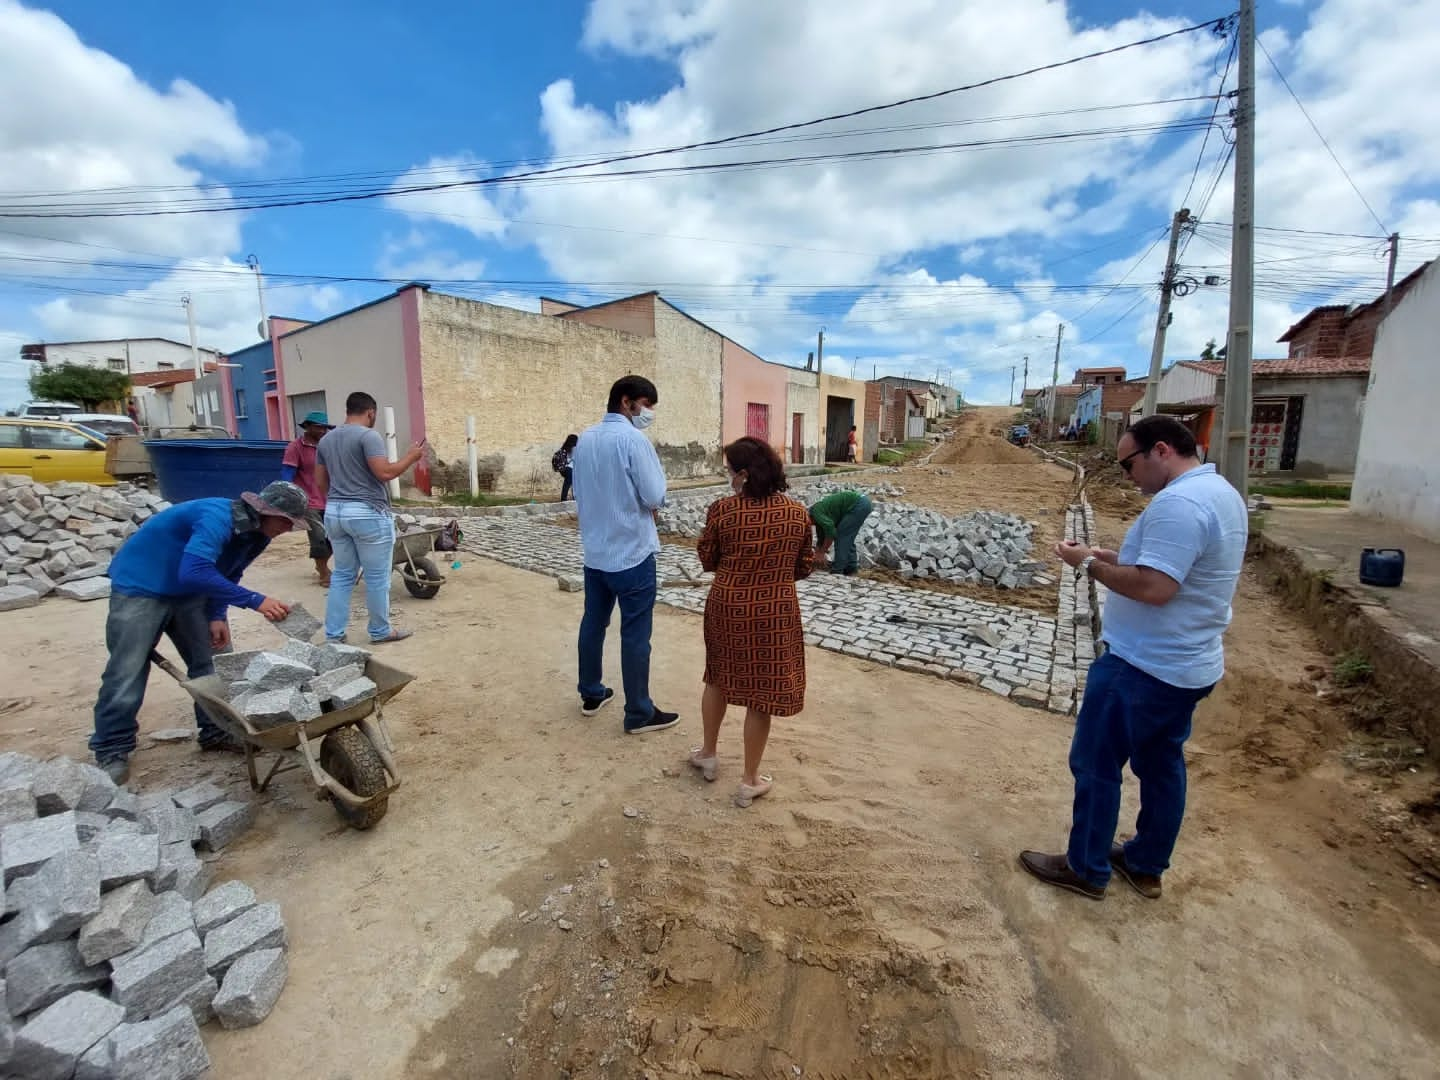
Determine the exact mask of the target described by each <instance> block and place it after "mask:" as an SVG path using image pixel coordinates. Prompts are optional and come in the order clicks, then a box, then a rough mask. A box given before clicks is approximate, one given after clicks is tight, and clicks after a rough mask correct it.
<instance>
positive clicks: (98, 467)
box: [0, 416, 115, 484]
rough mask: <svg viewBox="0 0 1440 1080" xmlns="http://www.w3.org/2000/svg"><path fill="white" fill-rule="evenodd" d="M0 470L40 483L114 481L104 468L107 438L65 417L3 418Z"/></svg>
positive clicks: (1, 418) (106, 482) (1, 422)
mask: <svg viewBox="0 0 1440 1080" xmlns="http://www.w3.org/2000/svg"><path fill="white" fill-rule="evenodd" d="M0 473H19V474H20V475H21V476H28V477H30V478H31V479H32V480H34V481H35V482H36V483H39V484H56V483H59V482H60V481H62V480H73V481H77V482H80V483H85V484H113V483H115V478H114V477H113V476H111V475H110V474H109V473H107V472H106V471H105V439H104V437H103V436H102V435H100V434H99V433H97V432H94V431H91V430H90V429H89V428H85V427H82V426H81V425H79V424H67V423H65V422H64V421H63V420H29V419H24V418H21V417H10V416H6V417H0Z"/></svg>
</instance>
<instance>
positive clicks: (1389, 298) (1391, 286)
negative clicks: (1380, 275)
mask: <svg viewBox="0 0 1440 1080" xmlns="http://www.w3.org/2000/svg"><path fill="white" fill-rule="evenodd" d="M1399 257H1400V234H1399V233H1398V232H1396V233H1391V234H1390V268H1389V269H1388V270H1386V271H1385V307H1384V313H1383V314H1382V315H1381V316H1380V318H1382V319H1383V318H1385V316H1386V315H1389V314H1390V309H1391V308H1392V307H1394V306H1395V260H1396V259H1398V258H1399Z"/></svg>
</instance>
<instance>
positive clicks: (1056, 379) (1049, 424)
mask: <svg viewBox="0 0 1440 1080" xmlns="http://www.w3.org/2000/svg"><path fill="white" fill-rule="evenodd" d="M1064 336H1065V324H1064V323H1063V322H1062V323H1061V324H1060V325H1059V326H1057V327H1056V328H1055V372H1054V374H1053V375H1051V377H1050V410H1049V413H1048V415H1047V416H1046V417H1045V434H1046V436H1047V437H1049V438H1051V439H1053V438H1055V398H1056V397H1057V396H1059V391H1058V390H1057V389H1056V388H1057V387H1058V386H1059V385H1060V339H1061V338H1063V337H1064Z"/></svg>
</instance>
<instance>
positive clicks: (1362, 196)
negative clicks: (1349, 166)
mask: <svg viewBox="0 0 1440 1080" xmlns="http://www.w3.org/2000/svg"><path fill="white" fill-rule="evenodd" d="M1255 43H1256V44H1257V45H1259V46H1260V51H1261V52H1263V53H1264V54H1265V59H1266V60H1268V61H1270V66H1271V67H1272V68H1273V69H1274V70H1275V74H1276V75H1277V76H1278V77H1279V79H1280V82H1281V84H1282V85H1283V86H1284V87H1285V89H1286V90H1288V91H1289V92H1290V96H1291V97H1292V98H1294V99H1295V104H1296V106H1297V107H1298V108H1299V109H1300V112H1301V114H1302V115H1303V116H1304V117H1305V121H1306V122H1307V123H1308V124H1309V125H1310V130H1311V131H1313V132H1315V137H1316V138H1317V139H1319V140H1320V144H1321V145H1322V146H1324V147H1325V152H1326V153H1327V154H1329V155H1330V160H1331V161H1333V162H1335V167H1336V168H1337V169H1339V170H1340V175H1341V176H1343V177H1345V182H1346V183H1347V184H1349V185H1350V189H1351V190H1352V191H1354V192H1355V194H1356V196H1358V197H1359V199H1360V201H1361V202H1362V203H1364V204H1365V209H1366V210H1368V211H1370V216H1371V217H1372V218H1374V219H1375V224H1376V225H1379V226H1380V231H1381V232H1382V233H1385V234H1386V235H1387V236H1388V235H1389V234H1390V230H1389V228H1387V227H1386V225H1385V223H1384V222H1383V221H1381V220H1380V215H1379V214H1377V213H1375V208H1374V207H1373V206H1371V205H1370V200H1369V199H1367V198H1365V194H1364V192H1362V191H1361V190H1360V188H1359V186H1358V185H1357V184H1356V183H1355V180H1354V179H1353V178H1352V177H1351V175H1350V173H1349V172H1348V171H1347V170H1346V168H1345V166H1344V165H1342V164H1341V163H1340V158H1339V157H1338V156H1336V153H1335V151H1334V149H1333V148H1332V147H1331V146H1330V140H1329V139H1327V138H1325V136H1324V135H1323V134H1322V133H1321V131H1320V128H1319V126H1318V125H1317V124H1316V123H1315V120H1314V118H1313V117H1312V116H1311V115H1310V110H1309V109H1307V108H1305V103H1304V102H1303V101H1301V100H1300V95H1299V94H1297V93H1295V88H1294V87H1292V86H1291V85H1290V80H1289V79H1287V78H1285V73H1284V72H1283V71H1281V70H1280V65H1279V64H1277V63H1275V58H1274V57H1273V56H1271V55H1270V50H1269V49H1267V48H1265V42H1264V41H1262V40H1261V39H1260V38H1258V37H1257V38H1256V39H1255Z"/></svg>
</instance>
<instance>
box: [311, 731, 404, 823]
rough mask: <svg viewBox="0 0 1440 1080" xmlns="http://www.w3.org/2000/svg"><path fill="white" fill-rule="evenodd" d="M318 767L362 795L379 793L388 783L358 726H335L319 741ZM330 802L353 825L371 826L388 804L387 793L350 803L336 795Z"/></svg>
mask: <svg viewBox="0 0 1440 1080" xmlns="http://www.w3.org/2000/svg"><path fill="white" fill-rule="evenodd" d="M320 767H321V768H322V769H324V770H325V771H326V772H328V773H329V774H330V775H331V776H333V777H334V778H335V779H336V780H338V781H339V782H340V783H341V784H343V785H344V786H345V787H347V788H349V789H350V790H351V791H353V792H354V793H355V794H356V795H359V796H360V797H361V798H369V797H371V796H372V795H378V794H379V793H380V792H382V791H384V790H385V789H386V788H387V787H388V786H389V781H388V780H387V779H386V778H385V763H384V762H383V761H382V760H381V759H380V755H379V753H378V752H377V751H376V750H375V747H374V746H372V745H371V744H370V740H369V739H368V738H366V736H365V733H364V732H363V731H361V730H360V729H359V728H358V727H354V726H347V727H342V728H336V729H335V730H334V731H331V732H330V733H329V734H327V735H326V736H325V741H324V742H322V743H321V744H320ZM330 802H331V804H332V805H333V806H334V807H335V812H336V813H337V814H339V815H340V817H341V818H342V819H343V820H344V822H345V824H347V825H349V826H350V827H351V828H352V829H369V828H372V827H373V826H374V825H376V824H377V823H378V822H379V821H380V819H381V818H383V817H384V816H385V811H386V810H388V809H389V808H390V799H389V797H388V796H387V797H384V798H379V799H376V800H375V801H374V802H372V803H370V804H369V805H367V806H350V805H349V804H348V803H346V802H345V801H344V800H342V799H336V798H332V799H331V800H330Z"/></svg>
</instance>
